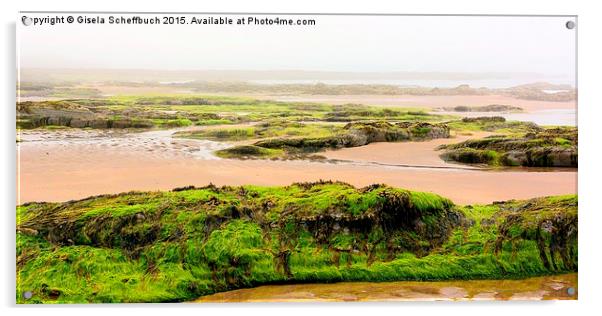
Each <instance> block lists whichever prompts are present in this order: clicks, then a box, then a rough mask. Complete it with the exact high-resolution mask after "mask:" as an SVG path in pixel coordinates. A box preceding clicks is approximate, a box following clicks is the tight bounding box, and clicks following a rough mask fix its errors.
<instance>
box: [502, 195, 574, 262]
mask: <svg viewBox="0 0 602 316" xmlns="http://www.w3.org/2000/svg"><path fill="white" fill-rule="evenodd" d="M499 206H500V209H501V211H500V212H499V214H498V216H499V217H500V218H501V224H500V226H499V235H498V237H497V240H496V242H495V252H496V253H500V252H501V250H502V248H503V246H504V245H505V244H507V245H509V246H510V247H513V245H515V244H516V243H517V241H520V240H530V241H535V242H536V243H537V249H538V251H539V257H540V258H541V262H542V263H543V265H544V266H545V267H546V269H548V270H550V271H566V270H573V269H575V268H576V267H577V227H578V217H577V197H576V196H561V197H555V198H538V199H532V200H528V201H523V202H508V203H503V204H499ZM513 251H514V250H513Z"/></svg>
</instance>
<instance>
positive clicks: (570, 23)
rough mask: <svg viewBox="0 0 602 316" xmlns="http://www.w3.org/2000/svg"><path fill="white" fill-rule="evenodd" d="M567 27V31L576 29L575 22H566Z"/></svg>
mask: <svg viewBox="0 0 602 316" xmlns="http://www.w3.org/2000/svg"><path fill="white" fill-rule="evenodd" d="M565 26H566V28H567V29H569V30H572V29H574V28H575V22H573V21H568V22H566V24H565Z"/></svg>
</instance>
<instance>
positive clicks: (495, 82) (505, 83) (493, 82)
mask: <svg viewBox="0 0 602 316" xmlns="http://www.w3.org/2000/svg"><path fill="white" fill-rule="evenodd" d="M247 81H248V82H252V83H257V84H316V83H324V84H330V85H347V84H382V85H395V86H402V87H416V86H419V87H439V88H454V87H457V86H459V85H463V84H467V85H469V86H470V87H472V88H482V87H485V88H492V89H500V88H510V87H514V86H518V85H523V84H529V83H534V82H547V83H552V84H568V85H570V86H573V87H574V86H575V82H574V80H570V79H566V78H564V77H563V78H555V77H537V78H535V77H534V78H510V79H509V78H504V79H465V80H464V79H395V80H389V79H382V80H381V79H366V80H361V79H357V80H356V79H354V80H328V79H327V80H311V79H309V80H296V79H293V80H247Z"/></svg>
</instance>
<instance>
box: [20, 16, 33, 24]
mask: <svg viewBox="0 0 602 316" xmlns="http://www.w3.org/2000/svg"><path fill="white" fill-rule="evenodd" d="M21 22H23V25H25V26H28V25H31V22H33V21H32V20H31V18H30V17H28V16H24V17H22V18H21Z"/></svg>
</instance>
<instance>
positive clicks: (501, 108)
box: [443, 104, 523, 112]
mask: <svg viewBox="0 0 602 316" xmlns="http://www.w3.org/2000/svg"><path fill="white" fill-rule="evenodd" d="M443 110H445V111H453V112H522V111H523V108H521V107H518V106H513V105H507V104H489V105H483V106H468V105H458V106H453V107H444V108H443Z"/></svg>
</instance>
